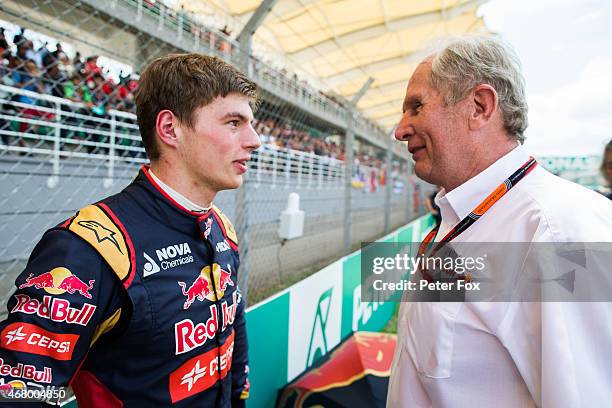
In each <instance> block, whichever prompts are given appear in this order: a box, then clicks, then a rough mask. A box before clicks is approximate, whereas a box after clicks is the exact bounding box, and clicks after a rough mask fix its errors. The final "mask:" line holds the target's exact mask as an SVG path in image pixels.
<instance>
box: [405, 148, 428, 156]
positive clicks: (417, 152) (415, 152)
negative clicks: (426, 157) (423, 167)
mask: <svg viewBox="0 0 612 408" xmlns="http://www.w3.org/2000/svg"><path fill="white" fill-rule="evenodd" d="M408 151H409V152H410V154H412V158H413V159H415V158H416V157H415V156H421V154H422V153H421V152H424V151H425V146H408Z"/></svg>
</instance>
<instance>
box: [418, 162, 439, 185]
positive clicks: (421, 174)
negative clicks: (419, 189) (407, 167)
mask: <svg viewBox="0 0 612 408" xmlns="http://www.w3.org/2000/svg"><path fill="white" fill-rule="evenodd" d="M424 167H425V166H419V163H415V165H414V174H416V176H417V177H418V178H420V179H421V180H423V181H426V182H428V183H432V184H435V183H433V180H432V177H431V169H425V168H424Z"/></svg>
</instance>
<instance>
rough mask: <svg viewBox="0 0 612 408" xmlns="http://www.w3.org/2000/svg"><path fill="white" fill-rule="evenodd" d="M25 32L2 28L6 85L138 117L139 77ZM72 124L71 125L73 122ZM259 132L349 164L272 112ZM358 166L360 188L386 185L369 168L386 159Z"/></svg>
mask: <svg viewBox="0 0 612 408" xmlns="http://www.w3.org/2000/svg"><path fill="white" fill-rule="evenodd" d="M25 31H26V30H25V29H23V28H22V29H20V31H19V32H18V33H16V34H15V35H14V36H13V38H12V39H9V38H7V37H6V35H5V29H4V28H0V83H1V84H3V85H7V86H11V87H15V88H21V89H23V90H27V91H31V92H34V93H38V94H47V95H51V96H55V97H59V98H64V99H67V100H69V101H72V102H75V103H76V104H77V105H76V106H80V108H77V109H75V108H74V107H73V106H72V107H70V106H62V110H71V111H73V112H75V113H78V114H79V115H81V117H83V116H86V117H91V118H98V119H104V118H107V116H108V112H109V110H111V109H115V110H118V111H125V112H131V113H135V102H134V92H135V91H136V89H137V88H138V75H137V74H131V75H123V73H121V74H120V75H119V80H118V81H115V80H114V79H113V78H112V76H111V75H110V74H109V71H108V70H105V69H104V67H102V66H100V65H99V63H98V56H97V55H91V56H87V57H86V58H83V56H82V55H81V54H80V53H79V52H76V53H75V54H74V56H73V57H70V56H69V55H68V53H67V52H66V51H65V50H64V48H63V46H62V44H61V43H59V42H58V43H56V44H55V49H54V50H50V49H49V46H48V45H49V44H47V43H44V44H41V45H40V46H39V47H35V46H34V42H33V41H32V40H31V39H28V38H27V35H26V32H25ZM9 40H10V42H9ZM293 80H295V81H296V82H297V77H295V76H294V77H293ZM0 98H2V99H4V100H10V101H12V102H18V103H19V104H23V105H19V104H18V105H19V106H23V108H21V110H20V111H19V112H18V113H19V116H20V117H25V118H33V119H36V118H41V117H44V118H45V119H51V118H52V116H53V114H52V113H49V109H37V108H36V107H38V106H40V107H44V106H48V104H47V103H46V102H45V101H44V100H42V99H37V98H36V97H35V96H34V95H21V94H10V93H7V92H0ZM25 105H27V106H25ZM7 109H9V110H10V109H15V107H14V106H12V107H7V104H2V110H3V111H5V112H6V111H7ZM9 113H10V112H9ZM68 116H69V115H68ZM66 120H67V121H71V119H70V116H69V117H68V118H67V119H66ZM2 122H3V123H0V127H2V128H11V126H12V127H13V130H17V131H21V132H35V133H40V131H39V127H38V126H29V125H27V124H26V123H17V124H15V123H13V124H11V123H9V122H7V121H2ZM72 122H73V123H71V124H73V125H77V126H80V127H84V128H88V127H90V128H91V127H96V128H100V126H101V125H100V124H99V123H101V122H103V121H98V122H96V121H95V119H94V120H93V121H88V120H81V121H76V120H74V119H72ZM253 126H254V128H255V130H256V131H257V133H258V134H260V135H261V138H262V142H263V143H264V144H265V145H267V146H268V147H269V148H286V149H291V150H298V151H304V152H312V153H314V154H316V155H319V156H326V157H329V158H330V159H331V160H339V161H343V160H344V158H345V152H344V147H343V145H342V143H341V138H340V137H333V136H329V135H324V134H321V132H319V131H317V130H316V129H310V128H307V127H305V126H298V127H301V129H298V128H297V127H296V126H295V125H292V124H291V123H290V122H289V121H284V120H278V119H276V120H275V119H274V118H273V115H271V112H266V110H265V109H261V110H260V111H259V112H258V114H257V115H256V119H255V120H254V122H253ZM102 127H104V125H102ZM43 132H44V129H43ZM74 133H75V132H72V134H71V135H70V137H73V138H81V139H87V140H91V141H94V142H105V141H106V139H104V137H102V136H93V137H92V136H88V135H87V134H84V132H80V133H81V134H76V135H75V134H74ZM77 133H78V132H77ZM64 136H66V135H64ZM2 140H3V142H4V143H5V144H7V138H6V137H5V136H4V135H3V136H2ZM18 144H20V145H23V141H22V140H19V141H18ZM120 144H126V145H132V146H133V145H136V144H135V143H134V142H133V141H132V140H129V139H125V140H123V141H120ZM87 151H88V152H90V153H92V152H98V153H99V152H103V151H104V149H100V148H97V147H95V146H91V147H87ZM380 153H381V154H382V153H383V152H382V151H381V152H380ZM130 155H131V156H133V157H135V156H137V154H136V153H135V152H130ZM355 162H356V164H357V166H356V170H355V174H354V175H353V179H354V183H353V184H354V185H356V186H361V185H367V186H370V187H368V188H375V185H379V184H384V183H385V181H384V179H385V177H384V172H382V171H376V172H375V173H376V174H371V173H372V171H371V170H365V169H366V168H377V169H382V167H383V162H382V160H381V158H378V157H375V156H374V155H372V154H371V152H370V154H366V153H356V155H355ZM373 179H375V180H376V182H375V183H374V182H372V180H373ZM367 180H370V181H367ZM360 182H361V184H360Z"/></svg>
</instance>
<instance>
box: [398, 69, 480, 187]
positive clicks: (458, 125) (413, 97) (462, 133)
mask: <svg viewBox="0 0 612 408" xmlns="http://www.w3.org/2000/svg"><path fill="white" fill-rule="evenodd" d="M430 72H431V64H430V63H429V62H423V63H421V64H420V65H419V66H418V67H417V69H416V70H415V71H414V74H413V75H412V78H410V81H409V83H408V89H407V91H406V97H405V99H404V104H403V107H402V111H403V114H402V118H401V120H400V122H399V124H398V126H397V129H396V131H395V138H396V139H397V140H402V141H407V142H408V151H409V152H410V153H411V154H412V159H413V160H414V162H415V173H416V175H417V176H418V177H419V178H421V179H423V180H425V181H427V182H429V183H432V184H437V185H442V186H445V185H446V184H447V183H446V182H447V181H448V180H449V178H452V175H453V174H455V173H456V169H457V167H458V166H461V165H462V164H463V161H464V160H465V157H466V156H465V155H463V154H462V152H464V151H465V148H466V147H467V146H466V145H469V140H468V131H467V130H468V128H467V117H466V113H467V111H466V109H465V104H464V103H462V102H461V101H460V102H458V103H457V104H455V105H453V106H445V103H444V99H443V97H442V95H441V94H440V93H439V92H438V91H436V90H435V89H434V88H433V87H432V85H431V83H430V79H429V78H430Z"/></svg>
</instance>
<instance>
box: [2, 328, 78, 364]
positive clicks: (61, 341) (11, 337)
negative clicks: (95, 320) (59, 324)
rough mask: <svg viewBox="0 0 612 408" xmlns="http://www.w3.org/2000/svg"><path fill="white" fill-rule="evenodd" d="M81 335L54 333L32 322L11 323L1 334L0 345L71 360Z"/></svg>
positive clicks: (57, 358) (56, 358)
mask: <svg viewBox="0 0 612 408" xmlns="http://www.w3.org/2000/svg"><path fill="white" fill-rule="evenodd" d="M78 339H79V336H78V335H77V334H60V333H53V332H50V331H47V330H45V329H43V328H42V327H38V326H36V325H34V324H30V323H11V324H9V325H8V326H6V327H5V328H4V330H2V333H1V334H0V346H2V347H3V348H5V349H9V350H15V351H21V352H24V353H33V354H39V355H41V356H47V357H51V358H53V359H55V360H70V359H71V358H72V351H73V350H74V345H75V344H76V342H77V340H78Z"/></svg>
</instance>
